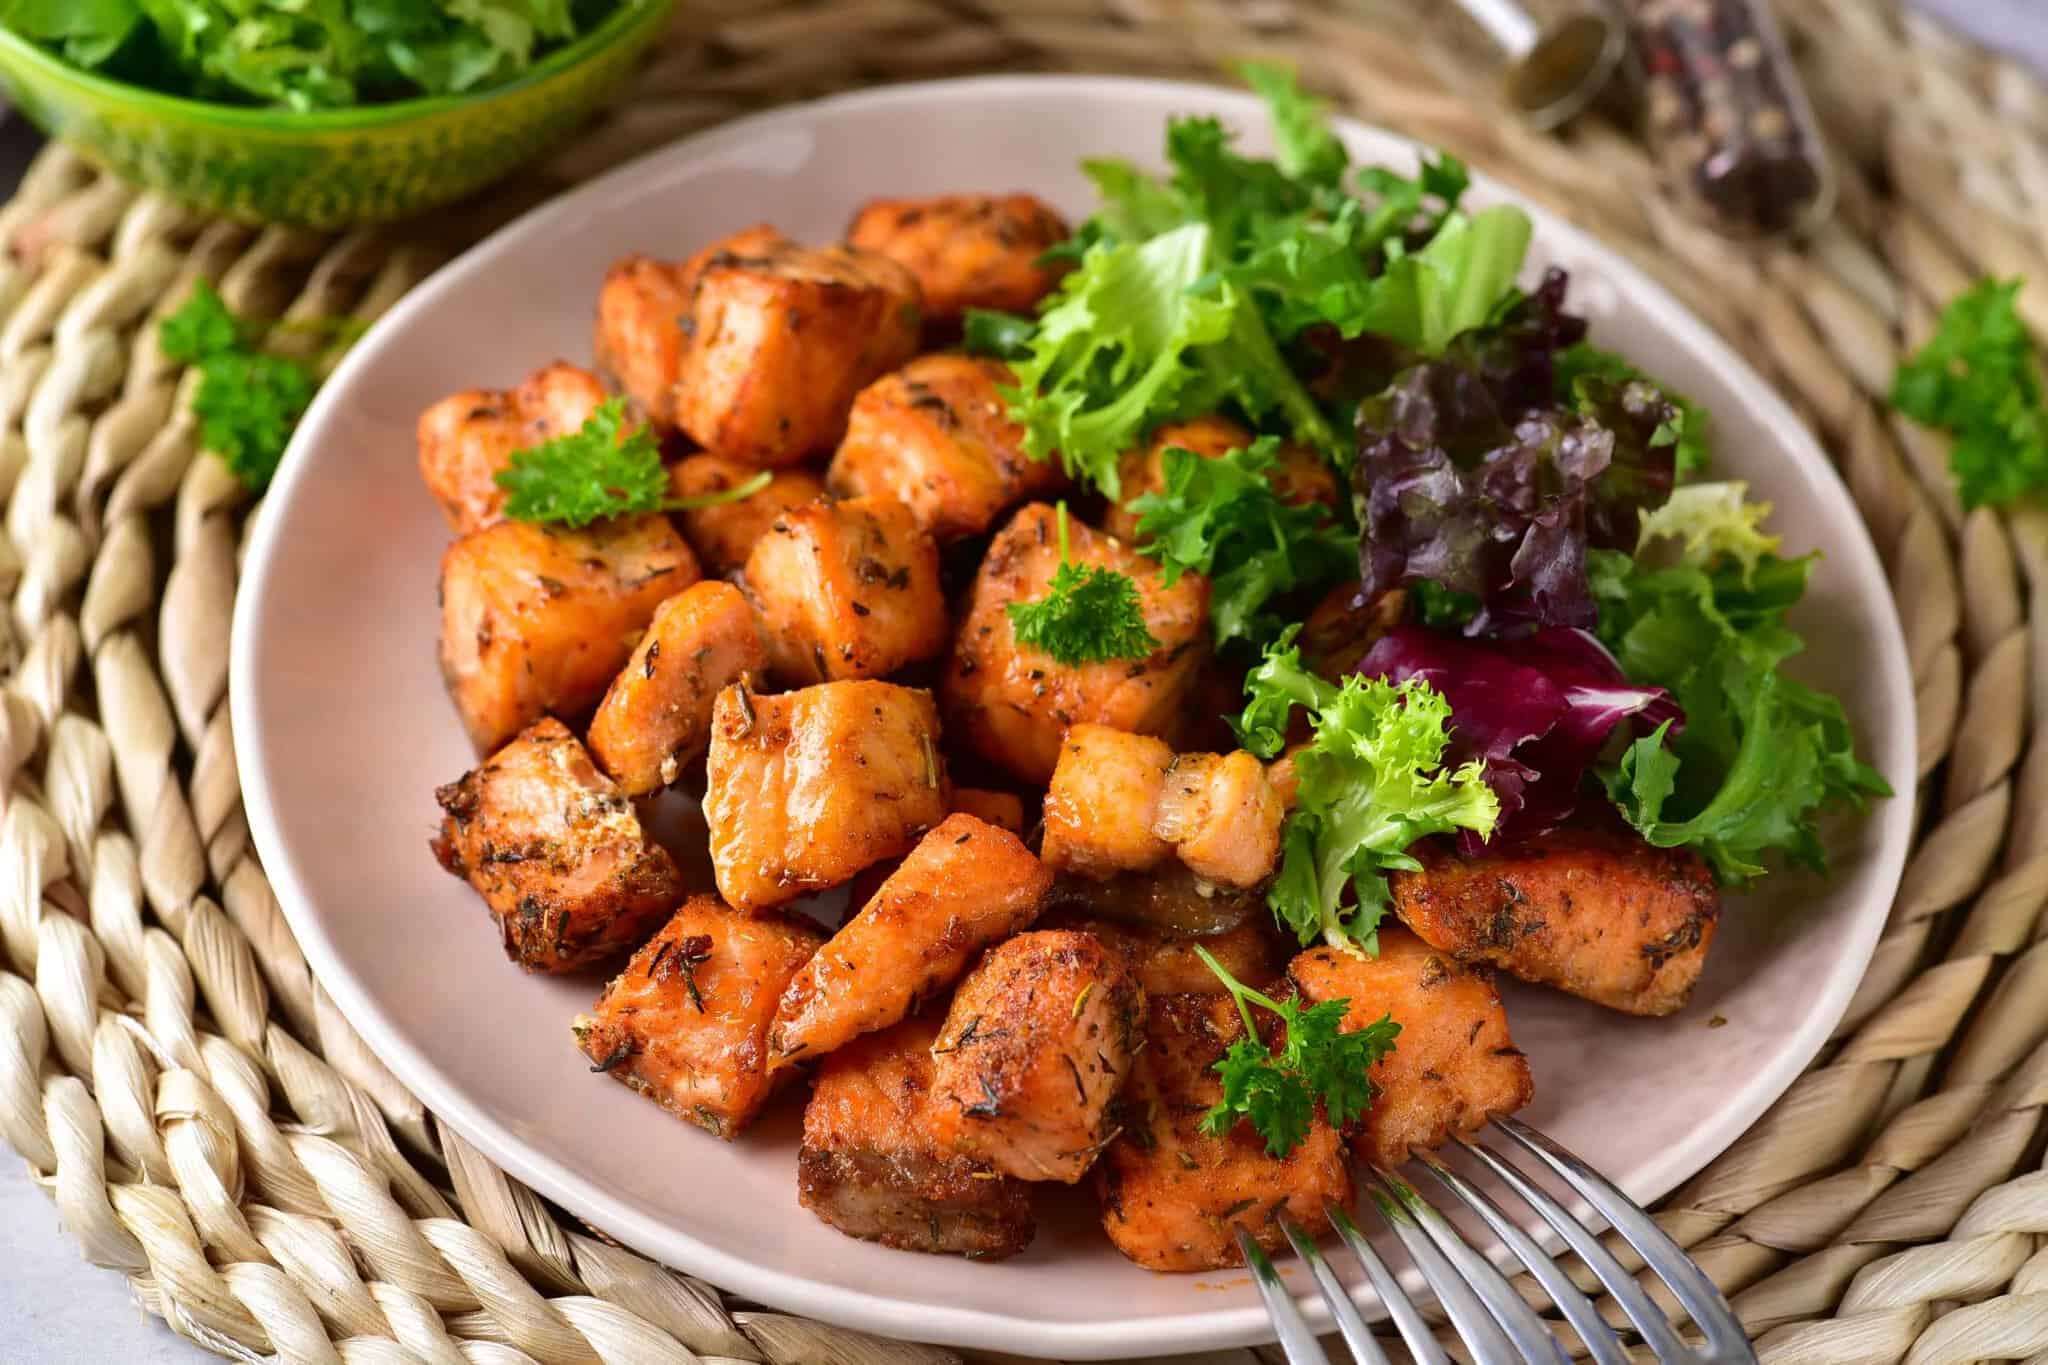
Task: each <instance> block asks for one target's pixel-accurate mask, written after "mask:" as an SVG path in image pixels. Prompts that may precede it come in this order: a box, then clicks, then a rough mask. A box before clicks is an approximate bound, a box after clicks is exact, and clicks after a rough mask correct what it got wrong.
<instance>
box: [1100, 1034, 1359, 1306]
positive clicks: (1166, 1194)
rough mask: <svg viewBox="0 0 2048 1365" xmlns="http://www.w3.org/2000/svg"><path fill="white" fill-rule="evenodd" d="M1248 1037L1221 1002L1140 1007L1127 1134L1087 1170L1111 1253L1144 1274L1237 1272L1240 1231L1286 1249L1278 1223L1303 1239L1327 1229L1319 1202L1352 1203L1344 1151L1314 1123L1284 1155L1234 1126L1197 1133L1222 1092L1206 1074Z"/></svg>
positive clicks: (1243, 1126)
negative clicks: (1217, 1133)
mask: <svg viewBox="0 0 2048 1365" xmlns="http://www.w3.org/2000/svg"><path fill="white" fill-rule="evenodd" d="M1243 1036H1244V1021H1243V1020H1242V1019H1241V1018H1239V1016H1238V1012H1237V1006H1236V1005H1235V1004H1233V1003H1232V1002H1231V999H1230V997H1229V996H1227V995H1167V996H1157V997H1154V998H1153V999H1152V1000H1151V1001H1150V1002H1149V1006H1148V1013H1147V1017H1146V1023H1145V1046H1144V1048H1143V1049H1142V1050H1141V1051H1140V1052H1139V1053H1138V1056H1137V1060H1136V1062H1135V1063H1134V1064H1133V1066H1132V1068H1131V1078H1130V1084H1129V1085H1128V1086H1127V1087H1126V1089H1125V1092H1124V1103H1123V1111H1124V1120H1123V1122H1124V1129H1123V1132H1122V1134H1121V1135H1119V1136H1118V1137H1117V1139H1116V1140H1115V1141H1114V1142H1112V1143H1110V1144H1109V1146H1108V1148H1107V1149H1106V1150H1105V1151H1104V1152H1103V1154H1102V1159H1101V1160H1100V1161H1098V1162H1096V1164H1095V1190H1096V1195H1097V1198H1098V1200H1099V1201H1100V1203H1101V1205H1102V1226H1103V1229H1104V1230H1105V1231H1106V1232H1108V1234H1109V1240H1110V1241H1111V1242H1113V1243H1115V1245H1116V1249H1117V1250H1118V1251H1121V1252H1122V1253H1123V1254H1124V1255H1126V1256H1128V1257H1129V1258H1130V1259H1131V1260H1133V1261H1136V1262H1137V1263H1138V1264H1139V1265H1141V1266H1144V1267H1145V1268H1146V1269H1148V1270H1216V1269H1221V1268H1222V1267H1225V1266H1235V1265H1242V1264H1244V1258H1243V1254H1242V1253H1241V1252H1240V1251H1239V1250H1238V1246H1237V1236H1236V1229H1237V1228H1238V1227H1239V1226H1242V1227H1243V1228H1245V1229H1246V1230H1247V1231H1248V1232H1250V1233H1251V1234H1252V1237H1253V1239H1254V1240H1255V1241H1257V1242H1258V1244H1259V1245H1260V1246H1262V1247H1264V1248H1266V1249H1267V1250H1268V1251H1276V1250H1278V1249H1279V1248H1280V1247H1282V1246H1284V1245H1285V1241H1284V1236H1283V1234H1282V1233H1281V1231H1280V1225H1279V1221H1280V1219H1281V1218H1282V1217H1287V1218H1292V1219H1293V1220H1294V1221H1295V1222H1296V1223H1298V1224H1299V1225H1300V1226H1301V1227H1302V1228H1303V1229H1304V1230H1305V1231H1307V1232H1308V1233H1309V1235H1310V1236H1319V1235H1321V1234H1322V1233H1324V1232H1326V1231H1328V1229H1329V1226H1330V1222H1329V1216H1328V1215H1327V1214H1326V1213H1325V1212H1324V1211H1323V1210H1324V1205H1325V1202H1326V1201H1329V1200H1335V1201H1336V1202H1337V1203H1338V1204H1339V1205H1340V1206H1341V1205H1345V1204H1348V1203H1349V1202H1350V1200H1351V1174H1350V1172H1349V1170H1347V1169H1346V1167H1345V1164H1344V1142H1343V1139H1342V1138H1341V1137H1339V1136H1338V1134H1337V1132H1336V1130H1334V1129H1332V1128H1331V1127H1330V1125H1329V1124H1327V1123H1325V1122H1324V1121H1323V1119H1322V1117H1321V1115H1320V1114H1318V1115H1317V1117H1316V1118H1315V1119H1314V1120H1313V1121H1312V1123H1311V1124H1310V1127H1309V1132H1308V1136H1307V1137H1306V1138H1305V1139H1304V1140H1303V1141H1302V1143H1301V1145H1300V1146H1298V1147H1296V1148H1295V1149H1294V1150H1293V1151H1292V1152H1290V1153H1288V1155H1287V1156H1285V1157H1274V1156H1270V1155H1268V1154H1267V1152H1266V1143H1265V1140H1264V1139H1263V1138H1261V1137H1259V1136H1258V1134H1257V1133H1255V1132H1254V1131H1253V1130H1252V1129H1251V1128H1250V1126H1249V1125H1247V1124H1244V1123H1239V1124H1237V1125H1236V1126H1235V1127H1233V1128H1231V1129H1230V1131H1229V1132H1227V1133H1225V1134H1224V1135H1223V1136H1222V1137H1209V1136H1207V1135H1206V1134H1204V1133H1203V1132H1202V1131H1201V1120H1202V1115H1203V1114H1204V1113H1206V1112H1207V1111H1208V1109H1209V1107H1210V1106H1211V1105H1213V1104H1215V1103H1216V1101H1217V1100H1218V1099H1220V1098H1221V1097H1222V1094H1223V1082H1222V1079H1221V1078H1220V1077H1218V1076H1217V1074H1216V1072H1215V1070H1214V1067H1215V1065H1216V1063H1217V1061H1218V1060H1220V1059H1221V1058H1222V1056H1223V1054H1224V1053H1225V1052H1227V1051H1228V1050H1229V1049H1230V1045H1231V1044H1232V1043H1234V1042H1236V1041H1237V1040H1238V1039H1240V1038H1242V1037H1243Z"/></svg>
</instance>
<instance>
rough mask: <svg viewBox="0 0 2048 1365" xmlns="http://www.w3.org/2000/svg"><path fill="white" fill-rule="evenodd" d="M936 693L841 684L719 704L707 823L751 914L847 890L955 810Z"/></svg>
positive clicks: (735, 896)
mask: <svg viewBox="0 0 2048 1365" xmlns="http://www.w3.org/2000/svg"><path fill="white" fill-rule="evenodd" d="M938 734H939V721H938V715H937V713H936V711H935V709H934V708H933V705H932V696H931V693H929V692H926V691H924V690H923V689H922V688H915V687H898V686H897V685H896V684H894V683H885V682H866V681H857V682H836V683H825V684H822V685H821V686H818V687H807V688H804V689H803V690H802V691H800V692H785V693H782V694H780V695H777V696H762V695H759V694H756V693H754V692H752V691H751V690H750V689H748V688H746V687H744V686H740V685H737V684H736V685H734V686H732V687H728V688H726V689H725V690H724V691H723V692H720V693H719V694H718V697H717V699H716V701H715V702H714V703H713V704H712V708H711V747H710V750H709V752H708V753H707V754H706V756H705V760H704V819H705V823H706V824H707V825H709V826H710V831H711V839H710V843H711V863H712V869H713V871H714V873H715V875H716V877H717V881H718V891H719V894H720V895H722V896H724V897H725V899H726V900H727V902H729V903H730V904H732V905H735V906H738V907H739V908H741V909H743V910H760V909H765V908H767V907H768V906H772V905H781V904H783V903H784V902H786V901H791V900H795V899H796V898H797V897H798V896H801V895H803V894H805V893H806V892H809V891H820V890H823V889H824V888H826V887H828V886H837V885H839V884H840V883H841V882H844V881H846V880H848V879H849V878H851V877H852V876H853V875H854V874H855V873H856V872H859V871H860V870H861V869H862V868H864V867H869V866H872V865H873V864H875V863H878V862H881V861H883V860H884V859H887V858H895V857H900V856H901V855H903V854H905V853H908V852H910V850H911V849H912V848H913V847H915V846H916V844H917V841H918V839H919V838H920V837H921V836H922V835H923V834H924V832H925V831H926V830H928V829H930V828H931V827H932V826H934V825H936V824H938V823H939V821H941V820H942V819H944V818H945V815H946V804H947V791H946V770H945V766H944V764H943V762H942V760H941V759H940V758H939V749H938Z"/></svg>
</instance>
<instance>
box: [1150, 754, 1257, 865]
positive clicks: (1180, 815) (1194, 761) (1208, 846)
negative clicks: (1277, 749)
mask: <svg viewBox="0 0 2048 1365" xmlns="http://www.w3.org/2000/svg"><path fill="white" fill-rule="evenodd" d="M1286 814H1287V812H1286V809H1285V808H1284V807H1283V806H1282V805H1281V803H1280V794H1279V793H1278V792H1276V791H1274V790H1273V787H1272V785H1271V784H1270V783H1269V782H1267V780H1266V767H1265V765H1264V764H1263V763H1261V762H1259V760H1258V759H1256V758H1253V757H1252V756H1251V755H1250V754H1248V753H1246V752H1245V751H1244V750H1243V749H1237V750H1233V751H1232V752H1230V753H1227V754H1182V755H1180V756H1179V758H1178V759H1177V760H1176V761H1175V763H1174V765H1173V771H1171V772H1170V773H1168V774H1167V775H1166V786H1165V789H1164V790H1163V791H1162V792H1161V793H1160V796H1159V804H1158V805H1157V807H1156V808H1155V809H1154V810H1153V813H1152V830H1153V832H1154V833H1155V834H1157V835H1159V836H1160V837H1161V838H1162V839H1164V840H1166V841H1167V842H1168V843H1170V844H1172V845H1173V850H1174V852H1175V854H1177V855H1178V856H1179V858H1180V860H1181V861H1182V862H1183V863H1186V864H1187V865H1188V867H1189V868H1190V869H1191V870H1192V871H1193V872H1194V873H1195V875H1196V876H1198V877H1201V878H1202V879H1203V880H1205V881H1211V882H1215V883H1218V884H1220V885H1224V886H1241V887H1249V886H1257V885H1259V884H1260V883H1262V882H1264V881H1265V880H1266V879H1267V878H1268V877H1270V876H1272V875H1273V868H1274V866H1275V864H1276V863H1278V861H1279V858H1280V822H1281V821H1282V820H1283V819H1285V818H1286Z"/></svg>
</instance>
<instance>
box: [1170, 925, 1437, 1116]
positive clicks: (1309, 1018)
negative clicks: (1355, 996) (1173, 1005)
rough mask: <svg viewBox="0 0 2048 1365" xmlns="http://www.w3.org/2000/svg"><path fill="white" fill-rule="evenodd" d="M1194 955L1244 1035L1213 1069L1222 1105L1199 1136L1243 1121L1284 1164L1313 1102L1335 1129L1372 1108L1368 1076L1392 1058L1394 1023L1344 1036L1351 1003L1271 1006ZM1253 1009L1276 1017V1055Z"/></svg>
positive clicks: (1204, 954)
mask: <svg viewBox="0 0 2048 1365" xmlns="http://www.w3.org/2000/svg"><path fill="white" fill-rule="evenodd" d="M1195 953H1196V955H1197V956H1199V957H1200V958H1201V959H1202V963H1203V965H1204V966H1206V967H1207V968H1208V969H1209V970H1210V971H1212V972H1214V973H1215V974H1216V979H1217V980H1219V981H1221V982H1222V983H1223V986H1224V989H1226V990H1228V991H1229V992H1230V997H1231V999H1232V1000H1234V1001H1236V1002H1237V1012H1238V1013H1239V1014H1240V1015H1242V1016H1243V1017H1244V1029H1245V1036H1244V1037H1242V1038H1240V1039H1238V1040H1237V1041H1236V1042H1234V1043H1232V1044H1231V1045H1230V1050H1229V1051H1228V1052H1226V1053H1224V1054H1223V1057H1222V1059H1221V1060H1219V1061H1218V1062H1217V1063H1216V1068H1215V1069H1216V1073H1217V1074H1218V1075H1220V1076H1221V1077H1222V1078H1223V1098H1222V1099H1220V1100H1218V1101H1217V1102H1216V1103H1215V1104H1214V1105H1212V1106H1211V1107H1210V1109H1209V1111H1208V1112H1207V1113H1205V1114H1203V1115H1202V1121H1201V1122H1202V1131H1203V1132H1204V1133H1207V1134H1208V1135H1209V1136H1210V1137H1221V1136H1223V1135H1224V1134H1225V1133H1227V1132H1229V1131H1230V1130H1231V1128H1232V1127H1234V1126H1235V1125H1236V1124H1237V1123H1238V1122H1239V1121H1244V1122H1247V1123H1250V1124H1251V1126H1252V1129H1253V1131H1255V1132H1256V1133H1258V1135H1259V1136H1260V1137H1262V1138H1264V1139H1265V1140H1266V1151H1267V1152H1269V1153H1270V1154H1272V1155H1273V1156H1276V1157H1284V1156H1286V1155H1287V1154H1288V1153H1289V1152H1292V1151H1293V1150H1294V1149H1295V1148H1296V1147H1299V1146H1300V1145H1301V1143H1302V1140H1303V1139H1304V1138H1306V1137H1307V1136H1308V1130H1309V1125H1310V1124H1311V1123H1313V1122H1314V1121H1315V1115H1316V1102H1317V1101H1318V1100H1320V1101H1322V1105H1323V1111H1324V1113H1326V1114H1327V1115H1328V1116H1329V1120H1330V1122H1331V1123H1333V1124H1338V1125H1342V1124H1346V1123H1349V1122H1351V1121H1352V1120H1353V1119H1355V1118H1357V1117H1358V1116H1359V1115H1360V1114H1363V1113H1364V1112H1365V1111H1366V1110H1367V1109H1369V1108H1371V1107H1372V1101H1373V1096H1374V1094H1375V1092H1376V1090H1377V1087H1375V1086H1374V1085H1373V1083H1372V1079H1371V1076H1370V1074H1369V1073H1370V1072H1371V1070H1372V1067H1373V1064H1374V1063H1375V1062H1377V1061H1379V1060H1380V1058H1382V1057H1384V1056H1386V1055H1387V1054H1388V1053H1389V1052H1392V1051H1393V1050H1394V1039H1395V1038H1396V1037H1397V1036H1398V1035H1399V1034H1400V1032H1401V1026H1400V1025H1399V1024H1397V1023H1395V1022H1394V1020H1393V1017H1392V1016H1391V1015H1381V1016H1380V1018H1379V1020H1378V1021H1377V1022H1375V1023H1372V1024H1368V1025H1366V1026H1365V1027H1364V1028H1362V1029H1353V1030H1350V1031H1348V1032H1347V1031H1346V1030H1345V1028H1344V1017H1345V1015H1347V1014H1348V1013H1349V1012H1350V1010H1351V1002H1350V1001H1349V1000H1325V1001H1323V1002H1321V1003H1320V1004H1317V1005H1312V1006H1310V1007H1309V1008H1307V1009H1303V1008H1302V1007H1301V1002H1300V1001H1299V1000H1297V999H1291V998H1290V999H1286V1000H1275V999H1274V998H1273V997H1272V996H1270V995H1267V994H1265V993H1264V992H1263V991H1255V990H1253V989H1252V988H1251V987H1249V986H1247V985H1245V984H1244V983H1243V982H1242V981H1239V980H1238V979H1237V978H1236V977H1234V976H1232V975H1231V974H1230V972H1229V970H1228V969H1226V968H1225V967H1224V966H1223V964H1222V963H1220V962H1218V961H1217V960H1216V959H1215V958H1214V957H1211V956H1210V955H1209V950H1208V949H1206V948H1203V947H1201V946H1199V945H1197V946H1196V948H1195ZM1254 1005H1257V1006H1258V1007H1259V1008H1261V1009H1264V1010H1268V1011H1270V1012H1272V1013H1273V1014H1276V1015H1278V1016H1279V1017H1280V1022H1281V1024H1282V1025H1283V1026H1284V1028H1285V1030H1286V1036H1285V1037H1284V1038H1283V1039H1282V1040H1281V1044H1280V1047H1279V1048H1278V1049H1277V1050H1272V1049H1268V1048H1267V1046H1266V1045H1265V1043H1264V1042H1263V1041H1261V1039H1260V1037H1259V1026H1258V1021H1257V1020H1256V1019H1255V1018H1254V1017H1253V1016H1252V1006H1254Z"/></svg>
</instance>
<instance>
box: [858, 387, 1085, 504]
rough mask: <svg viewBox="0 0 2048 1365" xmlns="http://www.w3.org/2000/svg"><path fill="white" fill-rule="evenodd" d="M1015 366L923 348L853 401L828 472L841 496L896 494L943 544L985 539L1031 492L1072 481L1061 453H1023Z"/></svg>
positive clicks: (1047, 491) (1042, 492)
mask: <svg viewBox="0 0 2048 1365" xmlns="http://www.w3.org/2000/svg"><path fill="white" fill-rule="evenodd" d="M1016 382H1017V380H1016V376H1014V375H1012V374H1011V373H1010V367H1009V366H1007V365H1005V364H1003V363H1002V362H1001V361H999V360H987V359H984V358H982V357H979V356H966V355H951V354H938V355H925V356H919V357H918V358H917V359H915V360H913V361H911V362H910V363H909V364H908V365H905V366H904V367H903V368H902V369H900V370H897V371H896V372H895V373H893V374H885V375H883V376H882V377H881V378H880V379H877V380H876V381H875V382H874V383H872V384H870V385H868V386H867V387H866V388H865V389H862V390H861V392H860V396H859V397H858V398H856V399H854V400H853V415H852V416H851V417H849V418H848V419H847V422H846V435H845V437H844V438H843V439H842V440H841V441H840V442H839V450H838V452H837V453H836V454H834V455H833V457H832V466H831V468H830V469H828V470H827V471H826V472H825V484H826V486H827V487H829V488H830V489H831V490H832V491H833V492H834V493H836V494H838V495H839V496H841V497H848V498H850V497H864V496H882V497H891V498H895V499H897V500H898V501H900V502H902V503H903V504H904V505H905V506H907V507H908V508H910V512H911V515H912V516H914V517H916V518H917V522H918V525H920V526H922V527H924V528H925V529H926V530H927V531H930V532H931V533H932V535H933V536H934V537H935V538H936V539H938V540H939V541H940V542H941V543H944V542H948V541H954V540H959V539H962V538H963V537H966V536H977V535H980V534H981V533H982V532H984V531H986V530H988V528H989V527H991V526H993V525H995V523H996V520H997V518H999V517H1001V516H1002V515H1003V513H1005V512H1007V511H1009V510H1010V509H1011V508H1012V507H1015V506H1016V505H1017V504H1018V503H1020V502H1023V501H1024V500H1025V499H1026V498H1033V497H1042V496H1049V495H1051V494H1053V493H1057V492H1058V491H1059V490H1061V489H1062V488H1064V487H1065V486H1066V483H1067V478H1066V473H1065V471H1064V470H1063V469H1062V468H1061V466H1060V462H1059V461H1058V460H1057V459H1048V460H1034V459H1032V458H1031V457H1030V456H1029V455H1026V454H1025V453H1024V428H1023V427H1022V426H1020V425H1018V424H1017V423H1016V422H1013V421H1011V420H1010V404H1009V400H1008V399H1006V398H1004V397H1003V396H1002V392H1001V391H1002V390H1003V389H1006V388H1010V387H1013V386H1014V385H1015V384H1016Z"/></svg>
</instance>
